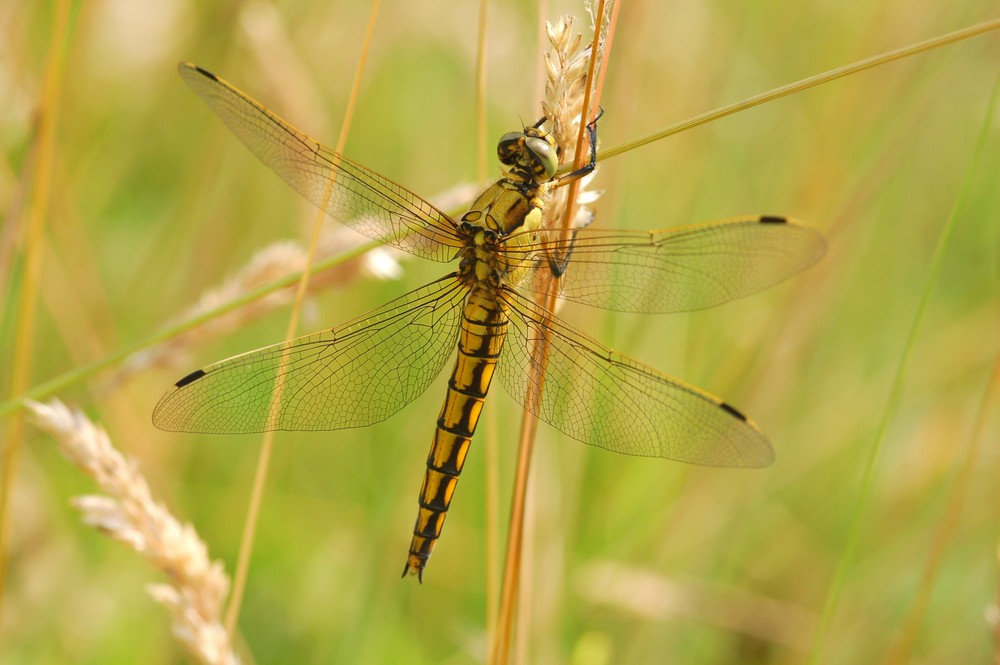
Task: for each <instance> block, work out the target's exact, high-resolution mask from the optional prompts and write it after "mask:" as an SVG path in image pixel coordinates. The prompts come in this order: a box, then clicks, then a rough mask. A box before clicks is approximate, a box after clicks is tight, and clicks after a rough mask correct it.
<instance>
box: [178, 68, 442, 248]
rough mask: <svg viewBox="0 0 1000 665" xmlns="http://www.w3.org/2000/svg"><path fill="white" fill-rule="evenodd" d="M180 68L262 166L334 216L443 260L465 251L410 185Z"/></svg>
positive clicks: (206, 76) (217, 81)
mask: <svg viewBox="0 0 1000 665" xmlns="http://www.w3.org/2000/svg"><path fill="white" fill-rule="evenodd" d="M178 71H179V72H180V74H181V78H183V79H184V81H185V82H186V83H187V84H188V85H189V86H191V87H192V88H193V89H194V91H195V92H196V93H198V95H199V96H200V97H201V98H202V99H204V100H205V102H206V103H207V104H208V105H209V107H210V108H211V109H212V110H213V111H214V112H215V113H216V115H218V116H219V117H220V118H222V121H223V122H225V123H226V125H228V126H229V129H231V130H232V132H233V133H234V134H236V136H237V138H239V139H240V141H242V142H243V143H244V144H245V145H246V146H247V147H248V148H250V151H251V152H253V154H255V155H256V156H257V158H258V159H260V161H262V162H264V164H266V165H267V166H268V167H270V168H271V169H272V170H273V171H274V172H275V173H277V174H278V175H280V176H281V177H282V178H284V180H285V182H287V183H288V184H289V185H291V186H292V188H293V189H295V191H297V192H298V193H299V194H301V195H302V196H304V197H305V198H306V199H308V200H309V201H310V202H312V203H313V205H315V206H316V207H318V208H320V209H321V210H323V211H324V212H326V214H328V215H329V216H330V217H332V218H333V219H335V220H337V221H338V222H341V223H343V224H346V225H348V226H350V227H351V228H353V229H355V230H357V231H359V232H360V233H363V234H365V235H366V236H368V237H369V238H373V239H375V240H380V241H382V242H384V243H386V244H388V245H392V246H393V247H397V248H399V249H401V250H403V251H405V252H410V253H411V254H416V255H418V256H422V257H425V258H428V259H433V260H435V261H450V260H451V259H452V258H453V256H454V254H455V248H457V247H461V242H460V241H459V240H458V237H457V236H456V234H455V228H456V226H455V222H454V221H453V220H452V219H451V218H450V217H448V215H446V214H444V213H443V212H441V211H440V210H438V209H437V208H435V207H434V206H433V205H431V204H430V203H428V202H427V201H425V200H423V199H422V198H420V197H419V196H417V195H416V194H414V193H413V192H411V191H409V190H408V189H406V188H405V187H403V186H402V185H399V184H397V183H395V182H393V181H392V180H389V179H388V178H385V177H383V176H381V175H379V174H378V173H375V172H374V171H371V170H369V169H367V168H365V167H364V166H361V165H360V164H358V163H357V162H355V161H352V160H350V159H348V158H347V157H344V156H343V155H339V154H337V153H335V152H333V151H331V150H329V149H328V148H325V147H324V146H322V145H321V144H319V143H317V142H316V141H314V140H313V139H311V138H310V137H308V136H307V135H305V134H303V133H302V132H300V131H299V130H297V129H295V128H294V127H292V126H291V125H290V124H288V123H287V122H285V121H284V120H282V119H281V118H279V117H278V116H277V115H275V114H274V113H272V112H271V111H269V110H267V109H266V108H264V107H263V106H262V105H261V104H259V103H258V102H256V101H255V100H253V99H251V98H250V97H248V96H247V95H245V94H243V93H242V92H240V91H239V90H237V89H236V88H235V87H233V86H232V85H230V84H229V83H227V82H226V81H224V80H222V79H221V78H219V77H217V76H215V75H214V74H212V73H211V72H208V71H206V70H204V69H202V68H200V67H198V66H196V65H192V64H190V63H183V62H182V63H181V64H180V65H178Z"/></svg>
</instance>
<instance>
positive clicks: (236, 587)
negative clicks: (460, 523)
mask: <svg viewBox="0 0 1000 665" xmlns="http://www.w3.org/2000/svg"><path fill="white" fill-rule="evenodd" d="M379 1H380V0H373V2H372V9H371V13H370V14H369V17H368V27H367V29H366V31H365V37H364V40H363V42H362V45H361V55H360V57H359V58H358V67H357V69H356V70H355V74H354V83H353V85H352V86H351V94H350V96H349V97H348V100H347V109H346V111H345V112H344V121H343V123H342V124H341V127H340V134H339V136H338V138H337V147H336V148H335V153H336V154H338V155H339V154H341V153H342V152H343V151H344V145H345V144H346V143H347V134H348V132H349V130H350V126H351V118H352V117H353V115H354V106H355V104H356V102H357V98H358V92H359V91H360V89H361V77H362V74H363V73H364V69H365V63H366V61H367V57H368V48H369V46H370V45H371V40H372V34H373V32H374V31H375V19H376V17H377V16H378V8H379ZM335 174H336V170H334V171H332V172H331V177H330V180H329V182H328V183H327V185H326V189H325V191H324V195H323V205H322V206H320V208H319V210H318V211H317V212H316V218H315V221H314V222H313V231H312V237H311V239H310V242H309V251H308V254H307V256H306V262H305V269H304V270H303V271H302V278H301V279H300V280H299V285H298V290H297V291H296V294H295V302H294V304H293V305H292V313H291V316H290V317H289V321H288V328H287V329H286V332H285V339H286V340H290V339H292V338H293V337H295V334H296V331H297V330H298V327H299V315H300V312H301V310H302V302H303V300H304V299H305V294H306V291H307V290H308V288H309V274H310V273H309V268H310V267H311V266H312V263H313V260H314V259H315V257H316V248H317V246H318V245H319V238H320V234H321V232H322V230H323V219H324V217H325V210H326V202H327V200H328V199H329V197H330V195H331V193H332V192H333V186H334V182H335ZM286 363H287V357H283V358H282V364H281V368H280V369H279V371H278V380H277V381H276V383H275V388H274V395H273V397H272V401H271V408H272V409H277V408H278V405H279V404H280V402H281V396H282V389H283V387H284V383H285V367H286ZM273 445H274V431H269V432H265V433H264V437H263V440H262V442H261V449H260V453H259V455H258V458H257V468H256V471H255V472H254V481H253V488H252V490H251V493H250V503H249V506H248V508H247V516H246V522H245V523H244V527H243V536H242V538H241V540H240V553H239V558H238V560H237V565H236V573H235V576H234V580H233V594H232V597H231V598H230V601H229V606H228V607H227V608H226V618H225V626H226V632H227V633H228V634H229V635H233V633H234V630H235V628H236V622H237V620H238V618H239V612H240V606H241V604H242V601H243V592H244V589H245V588H246V579H247V572H248V571H249V568H250V555H251V552H252V551H253V541H254V534H255V533H256V530H257V519H258V516H259V515H260V505H261V501H262V499H263V495H264V485H265V483H266V481H267V472H268V468H269V466H270V460H271V449H272V448H273Z"/></svg>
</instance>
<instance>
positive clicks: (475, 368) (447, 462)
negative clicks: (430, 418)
mask: <svg viewBox="0 0 1000 665" xmlns="http://www.w3.org/2000/svg"><path fill="white" fill-rule="evenodd" d="M506 335H507V314H506V312H505V311H504V310H503V308H502V307H501V305H500V303H499V301H498V300H497V298H496V296H495V295H494V293H493V292H492V291H491V290H490V289H489V288H488V287H486V286H483V285H475V286H473V287H472V290H471V292H470V293H469V298H468V300H466V303H465V309H464V311H463V312H462V331H461V334H460V337H459V341H458V359H457V360H456V361H455V369H454V370H453V371H452V373H451V379H449V381H448V395H447V397H445V400H444V406H443V407H442V408H441V415H440V416H439V417H438V421H437V427H436V429H435V430H434V440H433V442H432V443H431V451H430V454H428V456H427V470H426V471H425V473H424V482H423V486H422V487H421V488H420V508H419V510H418V512H417V522H416V524H415V525H414V527H413V540H412V541H411V542H410V553H409V555H408V556H407V558H406V567H405V568H404V569H403V575H406V573H407V572H410V573H413V574H416V575H418V576H422V574H423V570H424V566H426V565H427V559H428V558H429V557H430V555H431V551H432V550H433V549H434V543H435V542H436V541H437V539H438V538H439V537H440V536H441V527H442V526H443V525H444V519H445V515H446V514H447V512H448V506H449V505H451V498H452V496H453V495H454V493H455V486H456V485H457V484H458V476H459V474H460V473H462V466H463V465H464V464H465V456H466V454H467V453H468V451H469V442H470V441H471V440H472V434H473V433H474V432H475V431H476V423H478V422H479V414H480V413H481V412H482V409H483V402H484V401H485V399H486V393H487V392H488V391H489V387H490V380H491V379H492V378H493V370H494V369H495V368H496V363H497V357H498V356H499V355H500V350H501V349H502V348H503V342H504V338H505V337H506Z"/></svg>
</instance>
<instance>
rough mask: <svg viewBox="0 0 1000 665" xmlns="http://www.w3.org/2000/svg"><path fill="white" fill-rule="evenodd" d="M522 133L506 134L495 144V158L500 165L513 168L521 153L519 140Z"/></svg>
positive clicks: (521, 137)
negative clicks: (498, 160)
mask: <svg viewBox="0 0 1000 665" xmlns="http://www.w3.org/2000/svg"><path fill="white" fill-rule="evenodd" d="M523 138H524V132H507V133H506V134H504V135H503V136H501V137H500V141H499V142H498V143H497V157H498V158H499V159H500V163H501V164H503V165H505V166H514V165H515V164H516V163H517V155H518V153H519V152H520V151H521V149H522V148H521V139H523Z"/></svg>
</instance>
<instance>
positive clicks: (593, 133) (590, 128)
mask: <svg viewBox="0 0 1000 665" xmlns="http://www.w3.org/2000/svg"><path fill="white" fill-rule="evenodd" d="M603 115H604V109H603V108H602V109H600V110H599V111H598V112H597V117H595V118H594V119H593V120H591V121H590V122H589V123H587V133H588V134H589V135H590V161H589V162H588V163H586V164H584V165H583V166H581V167H580V168H578V169H577V170H575V171H570V172H569V173H567V174H566V175H563V176H559V179H558V180H556V181H555V182H554V183H552V186H553V187H562V186H563V185H568V184H569V183H571V182H573V181H574V180H579V179H580V178H582V177H584V176H585V175H587V174H588V173H591V172H592V171H593V170H594V169H595V168H597V121H598V120H600V119H601V117H602V116H603Z"/></svg>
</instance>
